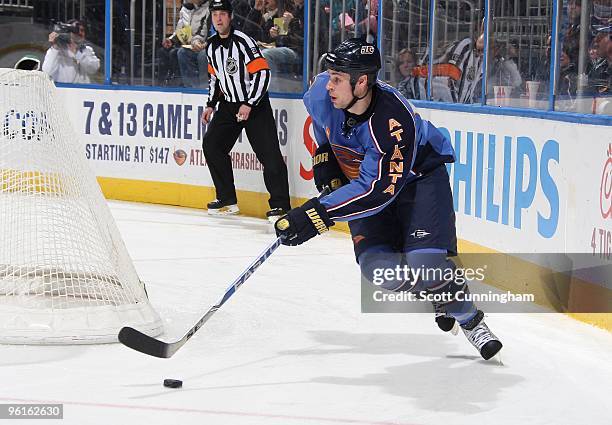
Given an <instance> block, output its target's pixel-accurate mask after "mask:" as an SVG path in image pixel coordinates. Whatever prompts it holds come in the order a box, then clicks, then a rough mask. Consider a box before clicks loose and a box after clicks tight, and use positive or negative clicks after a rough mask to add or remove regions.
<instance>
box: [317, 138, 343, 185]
mask: <svg viewBox="0 0 612 425" xmlns="http://www.w3.org/2000/svg"><path fill="white" fill-rule="evenodd" d="M312 164H313V165H312V171H313V172H314V181H315V185H316V186H317V189H318V190H319V192H322V191H323V189H324V188H325V187H329V188H330V190H332V191H333V190H336V189H338V188H339V187H340V186H344V185H345V184H348V183H349V179H347V178H346V176H345V175H344V173H343V172H342V169H341V168H340V165H338V160H337V159H336V155H334V151H333V150H332V147H331V144H329V143H325V144H323V145H321V146H319V147H318V148H317V150H316V151H315V154H314V157H313V158H312Z"/></svg>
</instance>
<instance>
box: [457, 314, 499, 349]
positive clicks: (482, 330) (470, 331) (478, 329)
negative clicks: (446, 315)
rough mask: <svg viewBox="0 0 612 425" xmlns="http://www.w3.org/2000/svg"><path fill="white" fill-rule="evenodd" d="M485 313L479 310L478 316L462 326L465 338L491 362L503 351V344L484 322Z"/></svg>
mask: <svg viewBox="0 0 612 425" xmlns="http://www.w3.org/2000/svg"><path fill="white" fill-rule="evenodd" d="M483 319H484V313H483V312H482V311H481V310H478V312H477V313H476V316H474V318H473V319H472V320H470V321H469V322H468V323H466V324H463V325H461V329H463V333H464V334H465V337H466V338H467V339H468V341H470V343H472V345H473V346H474V347H475V348H476V349H477V350H478V352H479V353H480V355H481V356H482V358H483V359H485V360H489V359H490V358H492V357H493V356H495V355H496V354H497V353H498V352H499V350H501V349H502V343H501V342H500V340H499V339H498V338H497V337H496V336H495V335H494V334H493V332H491V330H490V329H489V327H488V326H487V325H486V324H485V322H484V320H483Z"/></svg>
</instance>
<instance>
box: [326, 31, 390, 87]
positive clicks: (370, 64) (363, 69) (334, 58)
mask: <svg viewBox="0 0 612 425" xmlns="http://www.w3.org/2000/svg"><path fill="white" fill-rule="evenodd" d="M325 66H326V68H327V69H331V70H334V71H338V72H346V73H347V74H350V75H351V82H353V80H354V81H355V82H356V81H357V78H359V77H360V76H361V75H364V74H365V75H368V76H374V77H375V76H376V74H377V73H378V71H379V70H380V68H381V62H380V52H379V51H378V47H376V45H374V44H372V43H368V42H367V41H365V40H364V39H362V38H349V39H348V40H344V41H343V42H342V43H340V44H339V45H338V46H337V47H336V48H335V49H334V51H333V52H331V53H328V54H327V56H326V57H325ZM369 80H373V81H369ZM375 81H376V79H375V78H369V79H368V84H369V85H373V84H374V82H375Z"/></svg>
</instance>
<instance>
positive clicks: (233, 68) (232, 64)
mask: <svg viewBox="0 0 612 425" xmlns="http://www.w3.org/2000/svg"><path fill="white" fill-rule="evenodd" d="M225 70H226V71H227V73H228V74H230V75H234V74H235V73H236V72H238V63H236V59H234V58H232V57H229V58H227V60H226V61H225Z"/></svg>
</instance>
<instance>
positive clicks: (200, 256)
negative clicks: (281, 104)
mask: <svg viewBox="0 0 612 425" xmlns="http://www.w3.org/2000/svg"><path fill="white" fill-rule="evenodd" d="M111 209H112V211H113V215H114V216H115V218H116V220H117V223H118V226H119V228H120V231H121V233H122V235H123V237H124V239H125V242H126V245H127V247H128V250H129V252H130V255H131V256H132V258H133V260H134V263H135V265H136V269H137V270H138V273H139V275H140V277H141V279H142V280H144V281H145V282H146V284H147V289H148V293H149V296H150V299H151V302H152V304H153V306H154V307H155V308H156V309H157V311H158V312H159V313H160V315H161V316H162V318H163V320H164V325H165V328H166V333H165V335H164V338H165V339H167V340H174V339H176V338H178V337H180V336H181V335H182V333H183V332H184V331H185V330H186V329H188V328H189V327H191V326H192V324H193V322H194V321H195V320H197V319H198V318H199V317H200V315H201V314H202V313H203V312H204V311H205V310H206V309H207V308H208V307H209V306H210V304H212V303H214V302H216V301H217V300H218V298H219V297H220V296H221V294H222V293H223V292H224V290H225V288H226V287H227V285H228V284H229V283H230V282H231V281H232V280H233V279H234V278H235V277H236V276H237V275H238V274H239V273H240V272H241V271H242V270H243V269H244V268H245V267H246V266H247V265H248V264H249V263H250V262H251V261H252V260H253V259H254V258H255V257H256V256H257V255H258V254H259V253H260V252H261V251H262V250H263V249H264V248H265V247H266V246H267V245H268V244H269V243H270V242H271V241H273V240H274V236H273V235H272V234H271V233H269V227H270V225H269V224H268V223H267V222H265V221H263V220H257V219H251V218H243V217H221V218H211V217H208V216H206V215H205V213H204V212H203V211H201V210H192V209H184V208H174V207H165V206H155V205H141V204H132V203H124V202H112V203H111ZM359 285H360V283H359V271H358V268H357V265H356V264H355V261H354V259H353V252H352V244H351V241H350V239H349V237H348V236H347V235H343V234H339V233H336V232H329V233H328V234H326V235H324V236H323V237H319V238H315V239H313V240H312V241H310V242H309V243H307V244H306V245H303V246H301V247H281V248H279V250H277V251H276V252H275V253H274V254H273V255H272V257H270V258H269V260H268V261H267V262H266V263H265V264H264V265H262V266H261V267H260V269H258V270H257V272H256V273H255V274H254V275H253V276H252V277H251V278H250V279H249V280H248V281H247V282H246V283H245V284H244V286H242V287H241V289H240V290H239V292H238V293H236V294H235V295H234V297H233V298H232V299H231V300H230V301H228V302H227V304H225V305H224V306H223V308H222V309H221V310H219V311H218V312H217V313H216V314H215V316H214V317H213V318H212V319H211V320H210V321H209V322H208V323H207V324H206V325H205V326H204V327H203V328H202V329H200V331H199V332H198V333H197V334H196V336H195V337H194V338H193V339H192V340H190V341H189V342H188V343H187V344H186V345H185V346H184V347H183V348H182V349H181V350H180V351H179V352H178V353H177V354H175V356H174V357H172V358H171V359H157V358H151V357H147V356H145V355H143V354H140V353H137V352H135V351H132V350H130V349H128V348H126V347H124V346H122V345H120V344H108V345H99V346H64V347H37V346H0V377H1V378H2V386H1V387H0V403H19V402H24V403H30V402H57V403H64V418H65V419H64V420H62V421H52V420H50V421H48V422H45V424H47V423H48V424H51V423H61V424H111V423H112V424H147V425H152V424H162V423H163V424H207V425H208V424H232V425H244V424H271V425H277V424H279V425H281V424H282V425H293V424H319V425H327V424H407V425H424V424H432V425H434V424H435V425H438V424H452V425H463V424H465V425H479V424H491V425H506V424H507V425H517V424H520V425H532V424H555V425H563V424H568V425H570V424H571V425H583V424H589V425H608V424H610V423H611V419H610V415H609V413H608V404H609V397H610V390H611V389H612V386H611V385H612V384H611V383H612V362H610V357H611V355H612V335H610V333H608V332H605V331H603V330H600V329H597V328H594V327H591V326H589V325H586V324H583V323H580V322H577V321H574V320H573V319H570V318H568V317H566V316H564V315H560V314H490V315H488V318H487V323H488V324H489V326H490V327H491V329H492V330H493V332H495V333H496V334H497V335H498V336H499V337H500V338H501V339H502V341H503V343H504V349H503V350H502V359H503V365H500V364H499V363H496V362H485V361H484V360H481V359H480V357H479V356H478V353H476V351H475V350H474V348H473V347H472V346H471V345H470V344H469V343H468V342H467V340H466V339H465V338H464V337H463V335H462V334H461V333H460V334H459V335H458V336H452V335H450V334H445V333H442V332H441V331H440V330H439V329H438V328H437V327H436V325H435V323H434V321H433V317H432V315H425V314H423V315H417V314H403V315H402V314H361V313H360V288H359ZM164 378H175V379H181V380H183V388H182V389H169V388H164V387H163V386H162V382H163V379H164ZM27 422H28V421H21V422H20V423H27ZM35 423H40V422H38V421H37V422H35Z"/></svg>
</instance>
